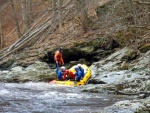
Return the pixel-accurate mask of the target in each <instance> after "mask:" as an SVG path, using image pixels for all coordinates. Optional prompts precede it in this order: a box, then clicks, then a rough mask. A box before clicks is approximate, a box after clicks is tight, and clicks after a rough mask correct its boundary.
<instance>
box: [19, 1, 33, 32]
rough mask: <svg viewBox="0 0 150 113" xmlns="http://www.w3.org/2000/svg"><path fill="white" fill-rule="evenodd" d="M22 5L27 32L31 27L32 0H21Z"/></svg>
mask: <svg viewBox="0 0 150 113" xmlns="http://www.w3.org/2000/svg"><path fill="white" fill-rule="evenodd" d="M21 7H22V19H23V23H24V27H25V32H27V31H28V30H29V28H30V10H31V6H30V0H21Z"/></svg>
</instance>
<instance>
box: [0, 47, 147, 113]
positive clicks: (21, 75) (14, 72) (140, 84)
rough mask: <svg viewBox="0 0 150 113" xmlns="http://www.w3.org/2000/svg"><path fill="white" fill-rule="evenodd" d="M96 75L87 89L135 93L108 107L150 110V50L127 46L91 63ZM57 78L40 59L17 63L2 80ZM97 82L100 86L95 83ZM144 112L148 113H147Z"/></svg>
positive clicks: (112, 109) (121, 93) (85, 87)
mask: <svg viewBox="0 0 150 113" xmlns="http://www.w3.org/2000/svg"><path fill="white" fill-rule="evenodd" d="M90 68H91V70H92V77H91V79H90V80H89V84H87V85H86V86H84V90H83V91H87V92H93V93H101V92H102V91H105V92H108V93H114V94H117V95H129V96H130V95H135V96H136V98H135V99H136V100H126V101H121V102H117V103H116V104H114V105H112V106H110V107H107V108H105V109H104V112H106V113H112V111H118V112H119V111H128V113H134V112H139V113H141V111H145V112H146V111H148V110H149V105H150V98H149V95H150V51H147V52H146V53H138V52H137V51H135V50H134V49H131V48H129V47H125V48H123V49H120V50H118V51H116V52H114V53H113V54H111V55H109V56H108V57H106V58H103V59H102V60H100V61H98V62H94V63H93V64H92V65H91V66H90ZM53 79H56V73H55V71H54V69H51V68H50V67H49V65H48V64H47V63H45V62H41V61H36V62H35V63H34V64H32V65H29V66H28V67H26V68H24V67H21V66H13V67H12V68H11V69H10V70H7V71H4V70H3V71H1V75H0V81H1V82H29V81H33V82H39V81H45V82H48V81H50V80H53ZM95 84H97V85H95ZM145 112H144V113H145Z"/></svg>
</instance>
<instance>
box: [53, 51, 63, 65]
mask: <svg viewBox="0 0 150 113" xmlns="http://www.w3.org/2000/svg"><path fill="white" fill-rule="evenodd" d="M54 59H55V61H57V62H58V63H59V64H62V63H64V61H63V58H62V54H61V53H60V52H59V51H56V52H55V55H54Z"/></svg>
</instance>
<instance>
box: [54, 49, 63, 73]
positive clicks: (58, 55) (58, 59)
mask: <svg viewBox="0 0 150 113" xmlns="http://www.w3.org/2000/svg"><path fill="white" fill-rule="evenodd" d="M62 51H63V48H62V47H60V48H59V50H58V51H56V52H55V55H54V61H55V64H56V73H57V74H58V70H59V67H60V66H62V65H64V60H63V57H62Z"/></svg>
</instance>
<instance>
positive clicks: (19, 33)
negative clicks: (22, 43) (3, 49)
mask: <svg viewBox="0 0 150 113" xmlns="http://www.w3.org/2000/svg"><path fill="white" fill-rule="evenodd" d="M10 2H11V8H12V12H13V16H14V21H15V24H16V27H17V34H18V37H19V38H20V37H21V31H20V27H19V22H18V18H17V14H16V11H15V6H14V1H13V0H10Z"/></svg>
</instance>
